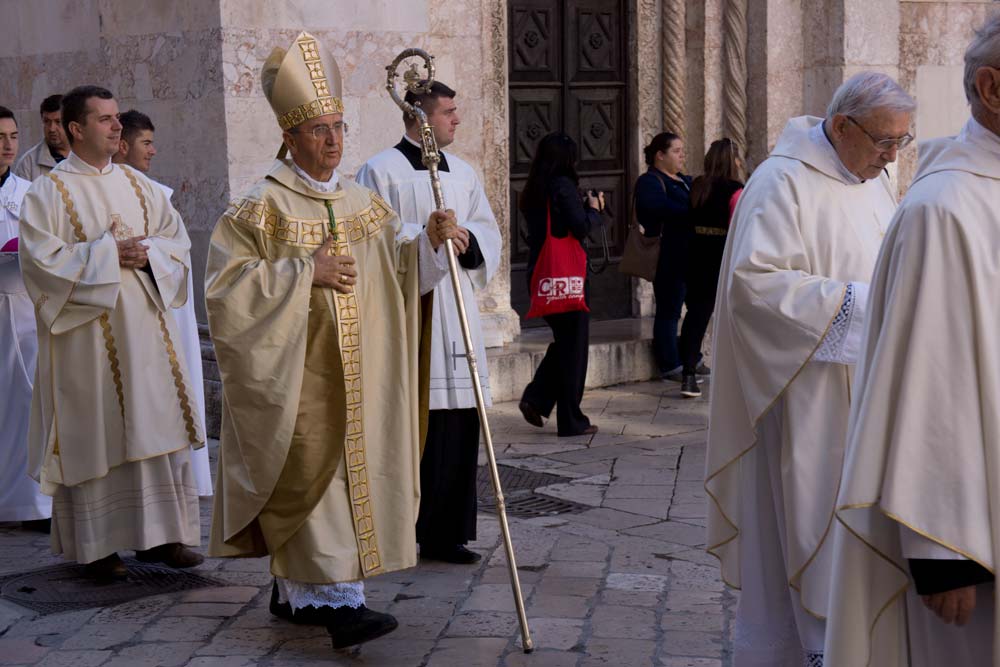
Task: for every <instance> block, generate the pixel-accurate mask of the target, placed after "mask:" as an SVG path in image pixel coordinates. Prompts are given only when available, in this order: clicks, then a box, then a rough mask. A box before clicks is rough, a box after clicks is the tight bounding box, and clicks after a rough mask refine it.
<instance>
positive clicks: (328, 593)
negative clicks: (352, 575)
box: [277, 577, 365, 611]
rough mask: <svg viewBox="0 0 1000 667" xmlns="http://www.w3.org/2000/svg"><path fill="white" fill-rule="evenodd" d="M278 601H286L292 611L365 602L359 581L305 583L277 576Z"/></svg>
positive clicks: (361, 583) (354, 604)
mask: <svg viewBox="0 0 1000 667" xmlns="http://www.w3.org/2000/svg"><path fill="white" fill-rule="evenodd" d="M277 579H278V602H282V603H284V602H288V603H290V604H291V605H292V611H298V610H299V609H302V608H303V607H308V606H310V605H311V606H313V607H316V608H317V609H318V608H320V607H333V608H334V609H336V608H337V607H351V608H352V609H357V608H358V607H360V606H361V605H363V604H364V603H365V585H364V583H363V582H360V581H351V582H346V583H341V584H307V583H304V582H301V581H292V580H291V579H282V578H281V577H278V578H277Z"/></svg>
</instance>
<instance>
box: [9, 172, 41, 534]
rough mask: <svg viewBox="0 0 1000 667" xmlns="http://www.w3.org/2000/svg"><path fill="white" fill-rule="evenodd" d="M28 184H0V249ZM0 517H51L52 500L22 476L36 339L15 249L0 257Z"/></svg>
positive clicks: (12, 180) (13, 180)
mask: <svg viewBox="0 0 1000 667" xmlns="http://www.w3.org/2000/svg"><path fill="white" fill-rule="evenodd" d="M30 186H31V183H30V182H28V181H26V180H24V179H22V178H18V177H17V176H15V175H14V174H13V173H11V174H10V175H9V176H8V177H7V180H6V181H5V182H4V184H3V186H2V187H0V247H3V245H4V244H5V243H7V241H9V240H10V239H13V238H17V230H18V218H19V217H20V214H21V201H22V200H23V199H24V195H25V194H26V193H27V192H28V188H29V187H30ZM0 355H2V356H0V369H2V373H3V375H2V377H4V378H5V380H4V382H3V386H4V387H5V388H6V389H5V390H4V396H3V400H2V401H0V521H32V520H37V519H48V518H49V517H51V516H52V499H51V498H49V497H48V496H46V495H45V494H43V493H42V492H41V489H39V487H38V482H36V481H35V480H33V479H31V477H29V476H28V415H29V412H30V410H31V385H32V383H33V382H34V378H35V360H36V357H37V356H38V338H37V336H36V334H35V308H34V306H33V305H32V303H31V298H30V297H28V292H27V291H26V290H25V288H24V281H23V280H22V279H21V268H20V264H19V262H18V259H17V253H12V254H4V255H0Z"/></svg>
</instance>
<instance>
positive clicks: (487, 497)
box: [476, 466, 593, 518]
mask: <svg viewBox="0 0 1000 667" xmlns="http://www.w3.org/2000/svg"><path fill="white" fill-rule="evenodd" d="M497 472H499V473H500V486H501V488H502V489H503V497H504V503H505V505H506V508H507V514H509V515H511V516H518V517H522V518H532V517H539V516H552V515H555V514H574V513H578V512H585V511H587V510H590V509H593V508H592V507H590V506H589V505H583V504H581V503H575V502H573V501H570V500H563V499H561V498H554V497H552V496H547V495H545V494H543V493H535V489H537V488H539V487H543V486H548V485H550V484H562V483H566V482H567V481H568V480H567V479H566V478H565V477H560V476H559V475H551V474H549V473H544V472H535V471H534V470H522V469H521V468H514V467H511V466H497ZM476 495H477V497H478V499H479V509H481V510H482V511H484V512H491V513H495V512H496V509H497V508H496V498H495V496H494V495H493V481H492V480H491V479H490V468H489V466H479V470H478V473H477V479H476Z"/></svg>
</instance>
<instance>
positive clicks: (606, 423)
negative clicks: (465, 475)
mask: <svg viewBox="0 0 1000 667" xmlns="http://www.w3.org/2000/svg"><path fill="white" fill-rule="evenodd" d="M706 396H707V392H706ZM707 408H708V406H707V401H706V400H705V398H701V399H695V400H688V401H684V400H682V399H680V397H679V395H678V385H676V384H673V383H668V384H662V383H641V384H631V385H621V386H618V387H611V388H606V389H595V390H588V392H587V394H586V396H585V398H584V411H585V412H586V413H587V414H588V415H590V417H591V419H592V420H593V421H594V422H595V423H597V424H598V425H599V426H600V427H601V432H600V433H599V434H597V435H595V436H592V437H591V436H588V437H580V438H557V437H556V436H555V425H554V423H553V424H548V425H546V428H545V429H542V430H540V429H535V428H533V427H531V426H529V425H527V424H526V423H524V421H523V420H522V419H521V417H520V413H519V412H518V411H517V406H516V404H515V403H504V404H500V405H498V406H497V407H496V408H494V409H493V410H492V412H491V415H492V417H491V419H492V427H493V432H494V442H495V445H496V448H497V455H498V458H499V459H500V461H501V462H502V463H503V464H504V465H508V466H516V467H519V468H524V469H528V470H534V471H544V472H546V473H549V474H553V475H557V476H559V477H561V478H563V480H564V481H563V480H560V482H559V483H556V484H552V485H550V486H547V487H543V488H542V489H539V490H538V491H539V492H540V493H543V494H546V495H549V496H555V497H559V498H562V499H566V500H570V501H574V502H575V503H579V504H582V505H585V506H587V507H590V509H583V511H580V512H577V513H567V514H559V515H556V516H546V517H540V518H531V519H520V518H516V517H511V518H510V525H511V530H512V533H513V540H514V545H515V550H516V556H517V561H518V566H519V572H520V577H521V584H522V587H523V591H524V595H525V599H526V605H527V609H528V616H529V622H530V626H531V630H532V637H533V639H534V642H535V646H536V650H535V652H534V653H533V654H531V655H524V654H523V653H522V651H521V650H520V640H519V632H518V625H517V618H516V615H515V613H514V611H513V599H512V596H511V593H510V587H509V580H508V574H507V567H506V557H505V555H504V549H503V546H502V542H501V540H500V531H499V524H498V522H497V520H496V518H495V517H494V516H493V515H490V514H485V513H482V514H480V517H479V539H478V541H477V542H475V543H474V544H473V545H471V546H472V547H473V548H475V549H476V550H477V551H479V552H481V553H482V554H483V555H484V558H483V561H482V562H481V563H480V564H479V565H477V566H455V565H446V564H441V563H430V562H427V563H421V564H420V565H419V566H418V567H417V568H415V569H412V570H408V571H405V572H398V573H394V574H390V575H386V576H382V577H379V578H377V579H375V580H372V581H370V582H368V584H367V593H368V600H369V606H371V607H372V608H374V609H378V610H383V611H389V612H391V613H392V614H395V615H396V617H397V618H398V619H399V623H400V627H399V629H398V630H397V631H396V632H394V633H393V634H391V635H389V636H387V637H385V638H383V639H380V640H377V641H375V642H372V643H370V644H366V645H364V646H363V647H361V648H360V649H353V650H348V651H338V652H334V651H333V650H332V649H331V648H330V643H329V639H328V637H327V635H326V631H325V629H324V628H313V627H300V626H293V625H291V624H288V623H285V622H282V621H279V620H277V619H274V618H273V617H271V615H270V614H269V612H268V610H267V603H268V600H269V594H270V584H271V576H270V575H269V574H268V572H267V562H266V560H265V559H245V560H222V559H208V560H206V562H205V564H204V565H203V566H202V567H200V568H198V572H199V573H201V574H203V575H204V576H208V577H211V578H214V579H217V580H219V581H222V582H226V583H227V584H228V586H224V587H219V588H203V589H199V590H196V591H191V592H187V593H178V594H173V595H161V596H157V597H150V598H144V599H140V600H137V601H134V602H130V603H125V604H122V605H118V606H115V607H108V608H104V609H91V610H86V611H73V612H64V613H58V614H50V615H47V616H37V615H35V614H34V613H33V612H30V611H27V610H25V609H23V608H21V607H17V606H15V605H13V604H11V603H9V602H7V601H4V600H0V665H15V664H16V665H21V664H24V665H38V666H39V667H57V666H66V667H97V666H98V665H103V666H105V667H112V666H113V667H145V666H150V667H154V666H156V667H158V666H164V667H167V666H174V665H176V666H181V665H188V666H190V667H252V666H260V667H283V666H290V665H345V666H354V665H387V666H388V665H392V666H394V667H396V666H398V667H409V666H414V667H416V666H427V667H466V666H468V667H478V666H483V667H485V666H490V667H492V666H494V665H497V666H506V667H522V666H525V667H526V666H539V667H564V666H566V667H569V666H575V667H596V666H597V665H615V666H617V667H631V666H633V665H661V666H664V667H723V666H728V665H729V662H730V658H729V653H730V643H729V640H728V637H729V629H730V625H731V622H732V618H733V612H734V610H735V602H736V597H735V596H734V595H733V594H732V593H731V592H729V591H727V590H725V589H724V588H723V586H722V584H721V583H720V581H719V578H718V570H717V568H716V566H715V562H714V559H712V558H711V557H710V556H708V555H706V554H705V552H704V550H703V543H704V524H705V519H704V517H705V510H706V506H705V496H704V491H703V489H702V482H701V480H702V476H703V466H704V449H705V434H706V430H705V429H706V425H705V423H706V415H707ZM213 444H214V443H213ZM481 458H482V459H483V461H485V458H484V457H481ZM213 462H214V452H213ZM210 511H211V502H210V501H207V500H203V502H202V514H203V531H206V532H207V528H208V521H209V516H210ZM55 562H58V560H57V559H55V558H53V557H52V556H51V555H49V554H48V538H47V537H46V536H39V535H31V534H28V533H24V532H22V531H20V530H15V529H14V527H12V526H7V527H0V576H2V575H3V574H5V573H8V574H9V573H11V572H21V571H25V570H29V569H35V568H38V567H41V566H44V565H48V564H52V563H55Z"/></svg>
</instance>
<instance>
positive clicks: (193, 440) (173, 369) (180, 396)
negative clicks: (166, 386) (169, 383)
mask: <svg viewBox="0 0 1000 667" xmlns="http://www.w3.org/2000/svg"><path fill="white" fill-rule="evenodd" d="M156 317H157V318H158V319H159V320H160V333H162V334H163V344H164V345H165V346H166V348H167V357H169V359H170V373H171V374H172V375H173V376H174V386H175V387H176V388H177V400H178V401H180V404H181V412H182V413H184V426H185V428H186V429H187V434H188V441H189V443H190V444H192V445H194V444H197V443H201V442H202V440H201V439H200V438H199V437H198V431H197V430H196V429H195V427H194V414H193V413H192V411H191V403H190V402H189V401H188V395H187V388H186V387H185V386H184V376H183V375H182V374H181V365H180V363H179V362H178V361H177V351H176V350H175V349H174V342H173V341H172V340H170V332H169V331H168V330H167V321H166V319H164V317H163V313H161V312H160V311H156Z"/></svg>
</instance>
